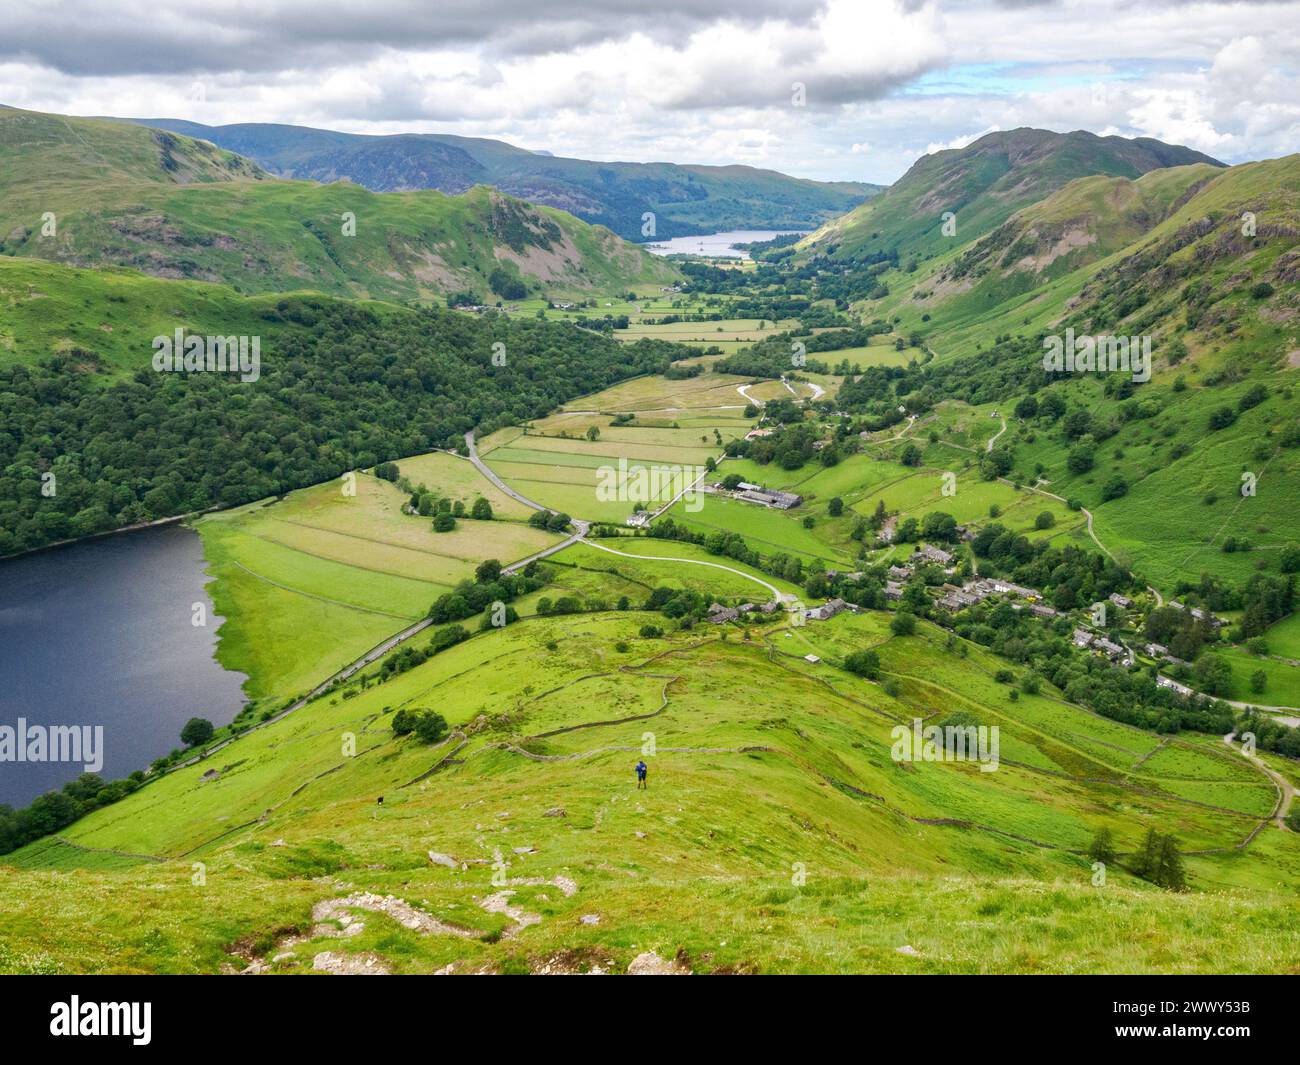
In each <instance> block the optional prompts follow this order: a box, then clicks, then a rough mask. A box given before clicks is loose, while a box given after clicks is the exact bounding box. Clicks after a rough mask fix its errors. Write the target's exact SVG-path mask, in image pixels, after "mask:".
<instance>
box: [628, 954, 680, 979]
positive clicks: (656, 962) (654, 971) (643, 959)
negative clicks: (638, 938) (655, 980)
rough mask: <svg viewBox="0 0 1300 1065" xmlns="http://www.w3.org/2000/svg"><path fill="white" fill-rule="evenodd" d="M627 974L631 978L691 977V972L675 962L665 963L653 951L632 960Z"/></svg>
mask: <svg viewBox="0 0 1300 1065" xmlns="http://www.w3.org/2000/svg"><path fill="white" fill-rule="evenodd" d="M627 973H628V975H629V976H689V975H690V974H691V971H690V969H686V968H683V967H682V966H680V965H678V964H677V962H675V961H665V960H664V959H663V958H661V957H659V955H658V954H657V953H655V952H654V951H653V950H647V951H645V952H644V953H642V954H638V955H637V956H636V957H635V958H633V959H632V964H631V965H629V966H628V967H627Z"/></svg>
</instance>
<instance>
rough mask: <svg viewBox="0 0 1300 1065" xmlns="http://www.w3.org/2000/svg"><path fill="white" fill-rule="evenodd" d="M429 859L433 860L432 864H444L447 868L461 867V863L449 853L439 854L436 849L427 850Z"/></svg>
mask: <svg viewBox="0 0 1300 1065" xmlns="http://www.w3.org/2000/svg"><path fill="white" fill-rule="evenodd" d="M429 861H431V862H433V864H434V865H444V866H446V867H447V868H448V869H460V868H463V866H462V864H461V863H460V862H458V861H456V859H455V858H453V857H452V856H451V855H450V854H439V853H438V852H437V851H430V852H429Z"/></svg>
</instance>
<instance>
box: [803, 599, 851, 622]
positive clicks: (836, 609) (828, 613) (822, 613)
mask: <svg viewBox="0 0 1300 1065" xmlns="http://www.w3.org/2000/svg"><path fill="white" fill-rule="evenodd" d="M850 609H852V608H851V607H850V606H849V604H848V603H846V602H845V601H844V600H843V599H828V600H826V602H825V603H823V604H822V605H821V606H815V607H811V608H810V609H808V610H805V611H804V614H803V616H804V617H806V618H808V619H809V620H810V621H829V620H830V619H831V618H833V617H834V616H835V615H836V614H838V613H840V612H841V611H844V610H850Z"/></svg>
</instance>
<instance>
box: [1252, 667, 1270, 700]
mask: <svg viewBox="0 0 1300 1065" xmlns="http://www.w3.org/2000/svg"><path fill="white" fill-rule="evenodd" d="M1267 687H1268V674H1267V673H1265V672H1264V671H1263V670H1262V669H1257V670H1255V672H1254V673H1252V674H1251V675H1250V690H1251V691H1252V692H1254V693H1255V694H1256V695H1262V694H1263V693H1264V689H1265V688H1267Z"/></svg>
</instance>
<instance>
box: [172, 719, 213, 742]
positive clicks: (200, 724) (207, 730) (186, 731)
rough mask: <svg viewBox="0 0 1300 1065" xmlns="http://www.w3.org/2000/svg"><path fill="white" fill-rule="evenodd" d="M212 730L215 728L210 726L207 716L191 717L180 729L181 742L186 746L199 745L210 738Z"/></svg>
mask: <svg viewBox="0 0 1300 1065" xmlns="http://www.w3.org/2000/svg"><path fill="white" fill-rule="evenodd" d="M214 731H216V730H215V729H214V728H213V727H212V722H211V721H209V720H208V719H207V718H205V717H192V718H190V719H189V720H188V721H187V722H185V727H184V728H183V729H181V743H183V744H185V746H186V747H200V746H202V745H203V744H205V743H207V742H208V740H210V739H212V733H213V732H214Z"/></svg>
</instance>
